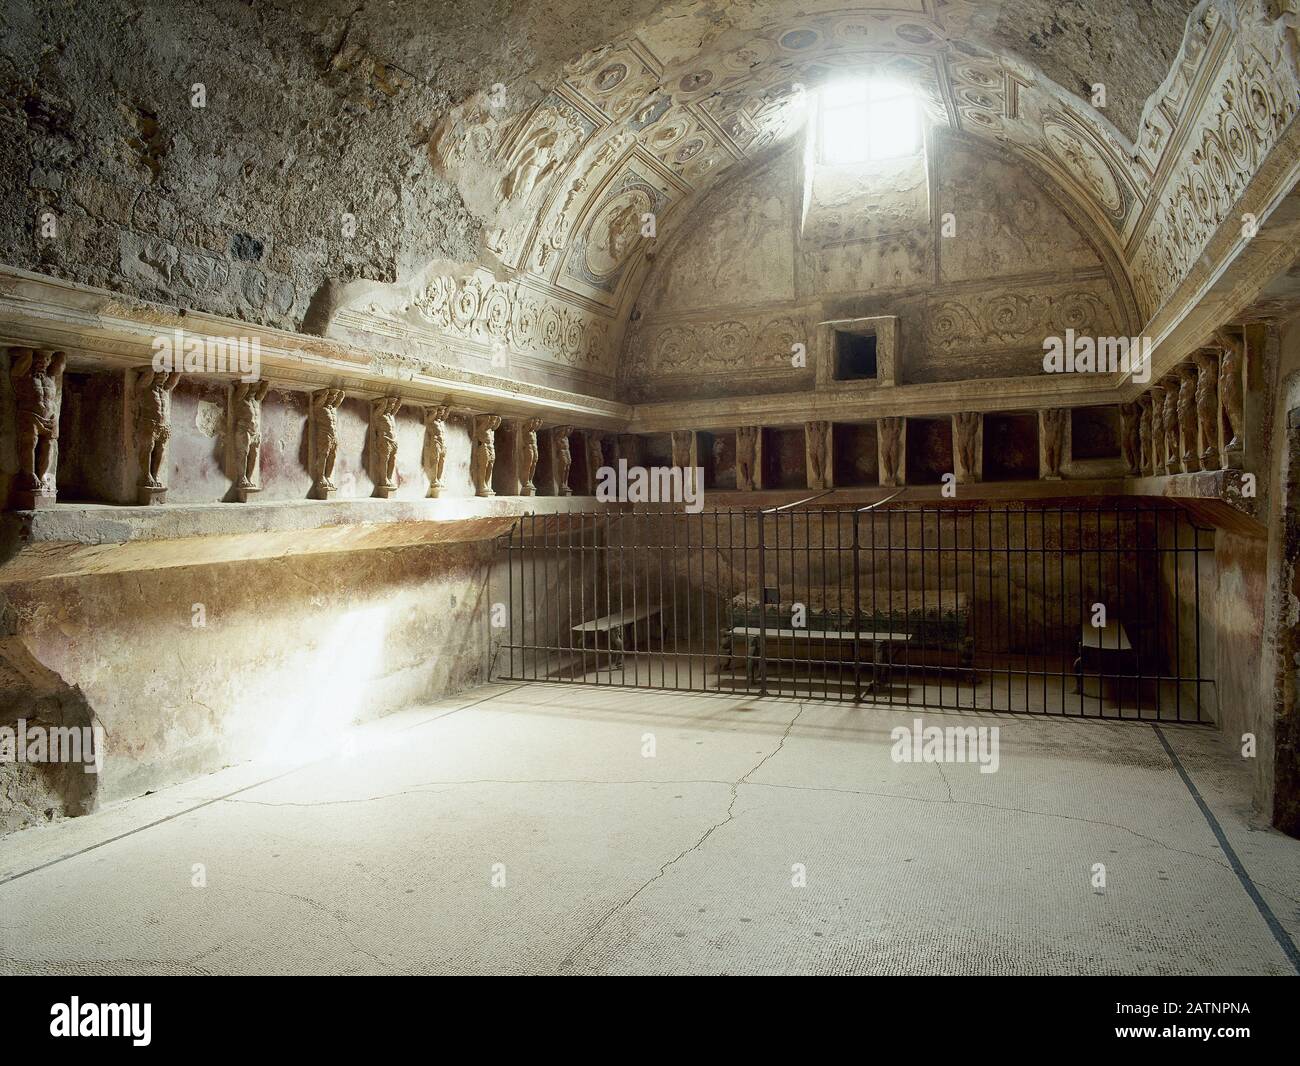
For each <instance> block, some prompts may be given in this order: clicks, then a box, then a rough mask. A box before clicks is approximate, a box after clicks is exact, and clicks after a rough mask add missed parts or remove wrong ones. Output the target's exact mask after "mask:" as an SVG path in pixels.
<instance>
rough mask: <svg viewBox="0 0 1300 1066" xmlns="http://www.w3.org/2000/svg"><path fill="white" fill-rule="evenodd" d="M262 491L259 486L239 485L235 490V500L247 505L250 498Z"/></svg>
mask: <svg viewBox="0 0 1300 1066" xmlns="http://www.w3.org/2000/svg"><path fill="white" fill-rule="evenodd" d="M261 491H262V487H261V486H260V485H246V486H245V485H239V486H236V488H235V498H236V499H237V500H238V501H239V502H240V503H247V502H248V501H249V499H250V498H252V497H254V496H256V495H257V494H258V493H259V492H261Z"/></svg>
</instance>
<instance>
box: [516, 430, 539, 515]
mask: <svg viewBox="0 0 1300 1066" xmlns="http://www.w3.org/2000/svg"><path fill="white" fill-rule="evenodd" d="M541 428H542V420H541V419H540V418H526V419H524V421H523V422H522V423H521V424H520V427H519V430H520V432H519V451H518V459H517V461H518V464H519V494H520V495H521V496H532V495H535V494H536V492H537V486H536V485H535V484H534V483H533V477H534V475H535V474H536V473H537V460H538V459H539V458H540V453H539V452H538V450H537V431H538V430H539V429H541Z"/></svg>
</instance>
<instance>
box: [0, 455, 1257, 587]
mask: <svg viewBox="0 0 1300 1066" xmlns="http://www.w3.org/2000/svg"><path fill="white" fill-rule="evenodd" d="M1245 479H1246V475H1243V474H1242V473H1241V472H1240V471H1235V470H1216V471H1207V472H1203V473H1196V474H1175V475H1172V476H1168V477H1145V478H1113V479H1112V478H1105V479H1102V478H1091V479H1084V480H1068V479H1064V480H1059V481H996V482H973V483H968V484H962V485H958V486H957V495H956V497H955V498H954V497H945V496H944V495H943V494H942V490H941V487H940V486H938V485H909V486H906V487H904V488H903V489H901V490H899V489H894V488H880V487H865V486H864V487H847V488H839V489H832V490H830V491H829V492H826V493H816V492H811V491H809V490H808V489H770V490H761V491H758V492H737V491H728V490H721V489H710V490H706V492H705V495H704V509H705V510H706V511H712V510H727V509H731V508H736V509H743V510H747V511H752V510H756V509H759V508H770V507H781V506H784V505H787V504H799V503H800V502H801V501H807V502H806V503H805V504H804V506H806V507H807V508H809V509H815V508H817V507H864V506H866V505H867V504H870V503H876V502H878V501H884V500H886V499H889V501H890V503H892V504H893V505H906V504H912V503H936V504H937V503H943V504H949V505H951V504H958V505H960V504H962V503H980V502H989V503H998V502H1007V503H1013V502H1017V501H1020V502H1025V503H1029V504H1031V505H1032V504H1042V503H1050V502H1052V501H1061V502H1062V503H1068V504H1078V503H1080V502H1082V501H1085V500H1088V499H1094V500H1103V499H1105V500H1111V501H1113V500H1115V499H1120V498H1134V499H1137V498H1146V499H1165V500H1170V501H1173V502H1177V503H1178V504H1180V505H1182V506H1183V507H1184V508H1185V509H1186V510H1187V511H1188V512H1189V513H1190V514H1192V515H1193V516H1195V517H1196V518H1197V519H1199V520H1200V521H1201V522H1202V523H1205V524H1210V525H1215V526H1219V527H1221V528H1224V529H1228V530H1230V531H1232V532H1236V533H1243V534H1246V535H1250V536H1262V535H1263V534H1264V531H1265V530H1264V526H1263V524H1262V523H1261V522H1260V521H1259V519H1258V518H1257V517H1256V514H1255V500H1254V499H1253V498H1252V497H1250V496H1249V495H1246V494H1245V492H1244V487H1245V484H1246V480H1245ZM670 506H671V505H670ZM680 506H681V505H680V504H678V505H675V506H674V507H673V509H674V510H677V509H680ZM657 508H658V505H650V506H649V507H648V508H642V507H639V506H632V507H630V509H631V510H633V511H637V510H644V509H649V510H655V509H657ZM628 509H629V507H628V505H624V504H607V503H602V502H600V501H598V500H597V499H596V498H595V497H594V496H530V497H525V496H495V497H484V498H480V497H457V498H451V499H437V500H428V499H425V500H381V499H349V500H327V501H320V500H280V501H275V502H264V503H262V502H258V503H247V504H232V503H206V504H174V505H167V506H162V507H120V506H113V505H111V504H82V503H63V504H57V505H55V506H54V507H50V508H44V509H41V510H36V511H14V512H9V513H7V514H5V515H3V516H2V517H0V585H4V584H11V583H14V582H19V581H34V580H40V579H46V578H56V577H74V576H81V575H89V574H108V573H117V572H121V571H134V570H157V569H165V568H168V567H177V566H195V565H205V564H212V563H226V562H240V561H244V560H250V559H272V558H279V557H283V556H295V555H312V554H325V553H330V552H350V551H365V550H371V549H377V548H401V547H409V546H413V545H420V544H446V543H461V542H466V541H476V540H484V539H487V538H490V537H494V536H497V535H498V534H500V533H504V532H506V531H507V530H508V529H509V528H510V527H511V525H512V524H513V523H514V522H515V521H516V520H517V519H518V518H520V517H522V516H524V515H527V514H539V515H555V514H569V513H575V512H582V511H588V512H590V511H602V510H616V511H623V510H628Z"/></svg>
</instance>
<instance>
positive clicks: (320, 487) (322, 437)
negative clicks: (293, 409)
mask: <svg viewBox="0 0 1300 1066" xmlns="http://www.w3.org/2000/svg"><path fill="white" fill-rule="evenodd" d="M342 402H343V390H342V389H317V390H316V391H315V392H313V393H312V394H311V416H312V429H311V432H312V446H313V447H314V449H315V451H314V455H313V461H312V487H311V495H312V498H313V499H317V500H328V499H329V498H330V496H331V494H333V492H334V491H335V489H336V488H337V486H336V485H335V484H334V459H335V457H336V456H337V454H338V450H339V404H341V403H342Z"/></svg>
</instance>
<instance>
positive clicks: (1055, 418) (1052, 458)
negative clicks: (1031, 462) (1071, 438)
mask: <svg viewBox="0 0 1300 1066" xmlns="http://www.w3.org/2000/svg"><path fill="white" fill-rule="evenodd" d="M1068 414H1069V411H1068V410H1067V409H1066V408H1064V407H1053V408H1049V409H1048V410H1046V411H1043V412H1042V430H1043V477H1050V478H1057V477H1060V476H1061V460H1062V458H1064V455H1065V420H1066V416H1067V415H1068Z"/></svg>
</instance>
